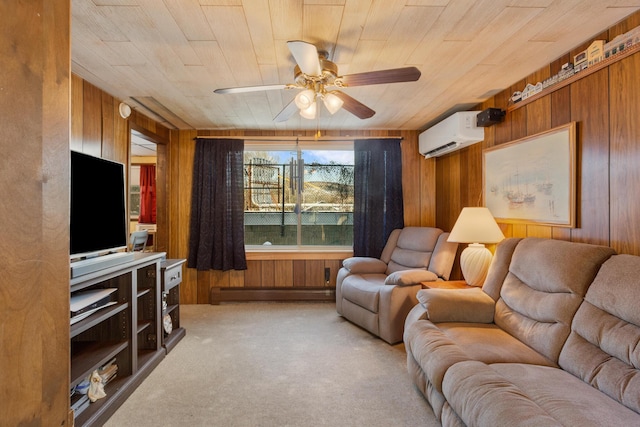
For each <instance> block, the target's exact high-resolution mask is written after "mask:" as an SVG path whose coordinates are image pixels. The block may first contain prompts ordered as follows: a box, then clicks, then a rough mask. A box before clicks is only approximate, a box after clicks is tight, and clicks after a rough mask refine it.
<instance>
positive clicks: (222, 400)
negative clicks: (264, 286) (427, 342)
mask: <svg viewBox="0 0 640 427" xmlns="http://www.w3.org/2000/svg"><path fill="white" fill-rule="evenodd" d="M180 312H181V323H182V326H184V327H185V328H186V330H187V336H186V337H185V338H184V339H183V340H182V341H181V342H180V343H179V344H178V345H177V346H176V348H175V349H174V350H173V351H172V352H171V353H169V354H168V355H167V357H166V358H165V359H164V360H163V361H162V363H161V364H160V365H159V366H158V367H157V368H156V369H155V370H154V371H153V372H152V373H151V375H150V376H149V377H148V378H147V379H145V380H144V382H143V383H142V385H141V386H140V387H138V389H137V390H136V391H135V392H134V393H133V394H132V395H131V397H129V399H128V400H127V401H126V402H125V403H124V404H123V405H122V406H121V407H120V408H119V409H118V411H117V412H116V413H115V414H114V415H113V417H111V419H110V420H109V421H108V423H107V424H106V426H108V427H123V426H136V427H144V426H154V427H157V426H180V425H182V426H225V427H226V426H229V427H231V426H238V427H241V426H242V427H244V426H247V427H248V426H251V427H253V426H264V427H267V426H368V427H375V426H385V427H389V426H418V425H419V426H437V425H439V423H438V422H437V421H436V420H435V418H434V416H433V412H432V411H431V407H430V406H429V404H428V403H427V402H426V400H424V398H423V397H422V395H421V394H420V392H419V391H418V390H417V389H416V388H415V387H414V385H413V383H412V381H411V380H410V378H409V375H408V373H407V370H406V361H405V358H406V354H405V351H404V346H403V345H402V344H398V345H395V346H390V345H388V344H386V343H385V342H384V341H382V340H380V339H378V338H375V337H374V336H372V335H371V334H369V333H368V332H366V331H364V330H362V329H360V328H358V327H357V326H354V325H353V324H351V323H349V322H347V321H346V320H344V319H343V318H342V317H340V316H339V315H338V314H337V313H336V311H335V305H334V304H331V303H237V304H223V305H219V306H212V305H185V306H182V307H181V308H180Z"/></svg>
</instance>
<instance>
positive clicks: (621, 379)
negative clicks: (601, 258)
mask: <svg viewBox="0 0 640 427" xmlns="http://www.w3.org/2000/svg"><path fill="white" fill-rule="evenodd" d="M638 277H640V257H636V256H631V255H616V256H613V257H611V258H610V259H609V260H608V261H607V262H605V263H604V265H603V266H602V268H601V269H600V272H599V273H598V275H597V277H596V278H595V280H594V282H593V284H592V285H591V287H590V288H589V290H588V292H587V295H586V296H585V301H584V302H583V303H582V305H581V306H580V308H579V309H578V312H577V313H576V315H575V318H574V320H573V323H572V332H571V335H570V336H569V339H568V340H567V343H566V344H565V346H564V347H563V349H562V353H561V354H560V359H559V363H560V366H561V367H562V368H563V369H565V370H567V371H568V372H571V373H572V374H574V375H576V376H577V377H579V378H581V379H582V380H584V381H586V382H587V383H589V384H591V385H592V386H593V387H595V388H596V389H598V390H600V391H602V392H604V393H606V394H607V395H608V396H610V397H611V398H613V399H615V400H617V401H618V402H620V403H622V404H623V405H625V406H627V407H628V408H630V409H632V410H634V411H636V412H637V413H640V308H639V307H638V301H640V282H639V281H638Z"/></svg>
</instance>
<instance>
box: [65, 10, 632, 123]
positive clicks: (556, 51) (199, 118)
mask: <svg viewBox="0 0 640 427" xmlns="http://www.w3.org/2000/svg"><path fill="white" fill-rule="evenodd" d="M639 8H640V0H304V1H302V0H72V71H73V72H74V73H75V74H77V75H78V76H80V77H82V78H83V79H85V80H87V81H88V82H90V83H92V84H94V85H96V86H98V87H100V88H101V89H103V90H105V91H107V92H109V93H110V94H112V95H114V96H116V97H117V98H119V99H121V100H124V101H126V102H127V103H129V104H130V105H131V106H132V107H133V108H137V109H139V110H141V112H143V113H144V114H147V115H149V116H151V117H152V118H154V119H156V120H159V121H161V122H165V123H166V124H167V125H168V126H169V127H175V128H180V129H260V130H294V129H295V130H304V129H322V130H326V129H409V130H416V129H424V128H425V126H426V125H427V124H429V123H433V121H434V120H436V119H438V118H440V117H442V116H443V115H444V114H447V113H448V112H451V111H453V110H463V109H468V108H469V106H471V105H475V104H477V103H479V102H482V101H484V100H485V99H487V98H489V97H490V96H492V94H493V93H495V92H497V91H499V90H502V89H504V88H506V87H509V86H510V85H512V84H513V83H515V82H517V81H518V80H520V79H522V78H523V77H524V76H527V75H528V74H530V73H532V72H534V71H536V70H537V69H539V68H541V67H543V66H545V65H546V64H548V63H550V62H552V61H554V60H555V59H557V58H558V57H559V56H561V55H562V54H564V53H566V52H568V51H569V50H571V49H572V48H574V47H576V46H577V45H579V44H580V43H582V42H584V41H585V40H588V39H590V38H592V37H594V36H595V35H597V34H598V33H600V32H601V31H603V30H605V29H606V28H608V27H610V26H611V25H613V24H615V23H616V22H618V21H620V20H621V19H623V18H624V17H626V16H627V15H629V14H631V13H633V12H634V11H636V10H637V9H639ZM288 40H304V41H307V42H311V43H313V44H315V45H316V46H317V47H318V48H319V49H323V50H326V51H327V52H329V57H330V59H331V60H332V61H333V62H335V63H336V64H337V65H338V70H339V74H340V75H345V74H350V73H358V72H364V71H373V70H382V69H388V68H397V67H405V66H416V67H418V68H419V69H420V71H421V72H422V76H421V78H420V80H419V81H417V82H411V83H395V84H387V85H376V86H365V87H353V88H346V89H344V91H345V92H346V93H348V94H349V95H350V96H352V97H354V98H356V99H357V100H359V101H360V102H362V103H364V104H366V105H367V106H369V107H370V108H372V109H374V110H375V111H376V114H375V116H373V117H372V118H370V119H366V120H360V119H358V118H356V117H355V116H353V115H351V114H349V113H348V112H346V111H344V110H341V111H338V112H337V113H336V114H335V115H333V116H330V114H329V113H328V112H327V110H326V109H324V108H321V109H320V111H321V113H320V118H319V121H318V120H307V119H303V118H301V117H299V116H298V115H297V114H295V115H294V116H293V117H292V118H291V119H290V120H289V121H287V122H284V123H274V122H273V117H275V116H276V115H277V114H278V112H280V111H281V109H282V108H284V106H285V105H287V103H288V102H289V101H290V100H291V99H292V98H293V97H294V95H295V94H296V91H291V90H286V91H285V90H276V91H260V92H254V93H247V94H227V95H219V94H214V93H213V90H214V89H216V88H222V87H233V86H253V85H262V84H285V83H292V82H293V68H294V65H295V62H294V60H293V58H292V57H291V54H290V52H289V50H288V48H287V45H286V42H287V41H288ZM532 83H536V82H532Z"/></svg>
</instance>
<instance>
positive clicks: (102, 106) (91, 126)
mask: <svg viewBox="0 0 640 427" xmlns="http://www.w3.org/2000/svg"><path fill="white" fill-rule="evenodd" d="M119 105H120V101H119V100H118V99H116V98H114V97H113V96H111V95H110V94H108V93H106V92H104V91H102V90H101V89H99V88H97V87H96V86H94V85H92V84H91V83H89V82H87V81H85V80H83V79H82V78H80V77H78V76H76V75H72V76H71V140H70V141H71V142H70V146H71V149H72V150H75V151H81V152H83V153H87V154H91V155H93V156H97V157H102V158H104V159H109V160H115V161H117V162H121V163H124V164H125V165H127V169H126V170H127V173H128V171H129V166H130V159H129V152H130V143H131V141H130V138H129V134H130V130H131V129H135V130H137V131H139V132H140V133H142V134H143V135H144V136H145V137H149V138H151V139H153V140H155V141H157V142H158V144H157V148H158V160H157V170H158V181H157V185H158V194H157V199H156V203H157V209H156V210H157V222H158V224H157V227H158V232H157V233H156V236H157V237H156V242H155V244H156V249H157V250H158V251H160V252H166V251H167V248H168V246H169V239H170V235H169V232H168V217H167V214H168V207H167V204H168V192H169V185H170V183H169V182H168V177H169V174H168V173H167V170H168V168H169V164H170V161H171V159H170V158H169V151H170V150H169V145H170V143H171V141H170V139H169V137H170V134H169V129H167V128H166V127H164V126H162V125H161V124H159V123H157V122H156V121H154V120H152V119H150V118H148V117H146V116H144V115H143V114H141V113H139V112H138V111H136V110H134V111H133V112H132V114H131V116H129V118H127V119H123V118H122V117H120V114H119V112H118V106H119ZM128 182H129V180H128V176H127V183H128Z"/></svg>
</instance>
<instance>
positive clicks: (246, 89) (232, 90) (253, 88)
mask: <svg viewBox="0 0 640 427" xmlns="http://www.w3.org/2000/svg"><path fill="white" fill-rule="evenodd" d="M286 88H287V85H261V86H241V87H226V88H222V89H216V90H214V91H213V92H214V93H245V92H258V91H261V90H277V89H286Z"/></svg>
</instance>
